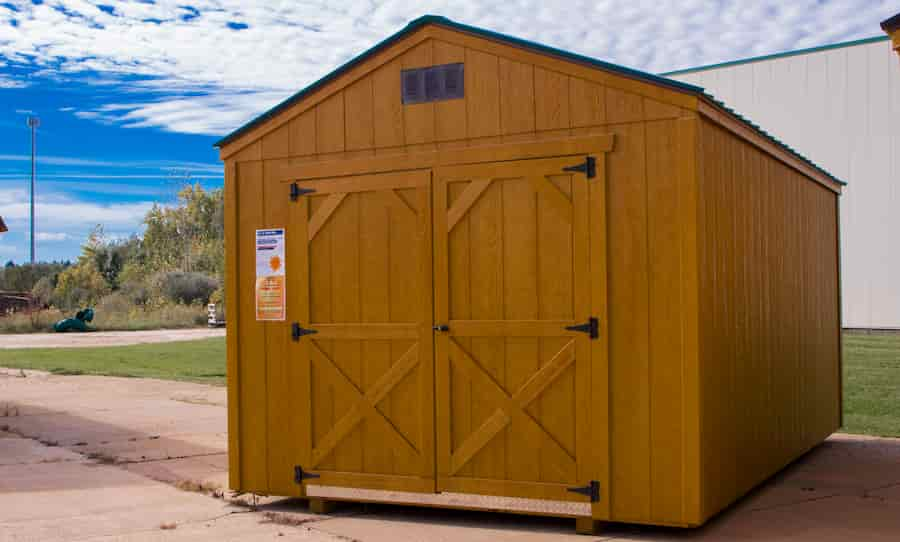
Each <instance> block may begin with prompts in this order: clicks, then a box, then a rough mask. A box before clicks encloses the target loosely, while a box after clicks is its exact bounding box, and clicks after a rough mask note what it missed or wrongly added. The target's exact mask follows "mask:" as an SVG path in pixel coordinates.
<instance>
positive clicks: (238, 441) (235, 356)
mask: <svg viewBox="0 0 900 542" xmlns="http://www.w3.org/2000/svg"><path fill="white" fill-rule="evenodd" d="M239 194H240V192H239V191H238V178H237V164H236V163H235V162H234V160H227V161H226V162H225V266H226V274H225V298H226V299H227V300H228V302H229V303H231V311H229V315H228V319H227V321H226V322H227V323H226V330H227V332H226V334H225V344H226V375H227V378H228V487H229V488H230V489H232V490H235V491H239V490H241V489H243V482H242V478H241V462H240V458H241V446H242V445H243V439H242V437H241V431H240V429H241V427H240V416H241V414H240V413H241V408H240V390H241V380H240V351H239V348H240V346H239V345H240V343H239V335H240V325H239V322H240V319H241V318H242V317H246V316H244V315H242V314H241V311H240V308H241V298H240V281H239V277H238V273H239V269H240V265H239V262H240V261H241V260H240V257H239V254H241V253H240V252H239V247H240V239H239V229H238V224H239V223H238V218H239V217H238V212H239V211H238V207H239V204H238V198H239Z"/></svg>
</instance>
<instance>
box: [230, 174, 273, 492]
mask: <svg viewBox="0 0 900 542" xmlns="http://www.w3.org/2000/svg"><path fill="white" fill-rule="evenodd" d="M262 168H263V163H262V162H261V161H252V162H243V163H238V164H237V182H238V183H239V186H240V188H239V189H238V190H239V193H240V194H241V195H240V200H239V202H238V205H237V211H238V212H237V218H238V224H237V229H238V233H237V244H238V255H239V258H238V281H239V282H238V302H237V307H238V313H239V315H240V316H239V317H238V325H237V332H238V337H239V339H238V349H239V350H238V352H239V354H238V358H239V362H238V372H239V374H240V383H241V385H240V390H239V394H238V403H239V404H241V405H244V408H242V409H240V411H239V416H240V418H239V421H238V424H239V426H240V438H241V450H240V462H241V463H240V472H241V487H242V488H244V489H245V490H246V491H255V492H259V493H267V492H268V490H269V486H268V466H269V462H268V456H267V451H266V419H267V415H266V410H267V409H266V363H265V359H266V358H265V352H266V344H265V341H266V338H265V328H264V325H263V323H262V322H257V321H256V318H255V315H256V297H255V292H256V261H255V257H248V255H254V256H255V254H256V230H257V229H259V228H263V227H265V217H264V214H263V212H264V209H263V171H262ZM251 405H252V406H251Z"/></svg>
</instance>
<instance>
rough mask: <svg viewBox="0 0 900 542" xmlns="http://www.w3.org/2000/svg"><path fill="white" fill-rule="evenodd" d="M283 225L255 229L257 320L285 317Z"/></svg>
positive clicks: (281, 318)
mask: <svg viewBox="0 0 900 542" xmlns="http://www.w3.org/2000/svg"><path fill="white" fill-rule="evenodd" d="M285 301H286V296H285V273H284V228H274V229H268V230H256V319H257V320H284V319H285Z"/></svg>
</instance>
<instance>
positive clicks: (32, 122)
mask: <svg viewBox="0 0 900 542" xmlns="http://www.w3.org/2000/svg"><path fill="white" fill-rule="evenodd" d="M40 125H41V119H39V118H37V117H28V127H29V128H31V263H32V264H34V263H35V262H34V144H35V138H34V135H35V131H36V130H37V127H38V126H40Z"/></svg>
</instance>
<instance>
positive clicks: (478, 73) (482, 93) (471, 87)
mask: <svg viewBox="0 0 900 542" xmlns="http://www.w3.org/2000/svg"><path fill="white" fill-rule="evenodd" d="M498 63H499V59H498V58H497V57H496V56H494V55H490V54H487V53H483V52H481V51H476V50H475V49H466V61H465V65H466V67H465V70H466V76H465V79H466V89H465V93H466V119H467V120H466V123H467V127H468V137H470V138H474V137H489V136H497V135H500V77H499V64H498Z"/></svg>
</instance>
